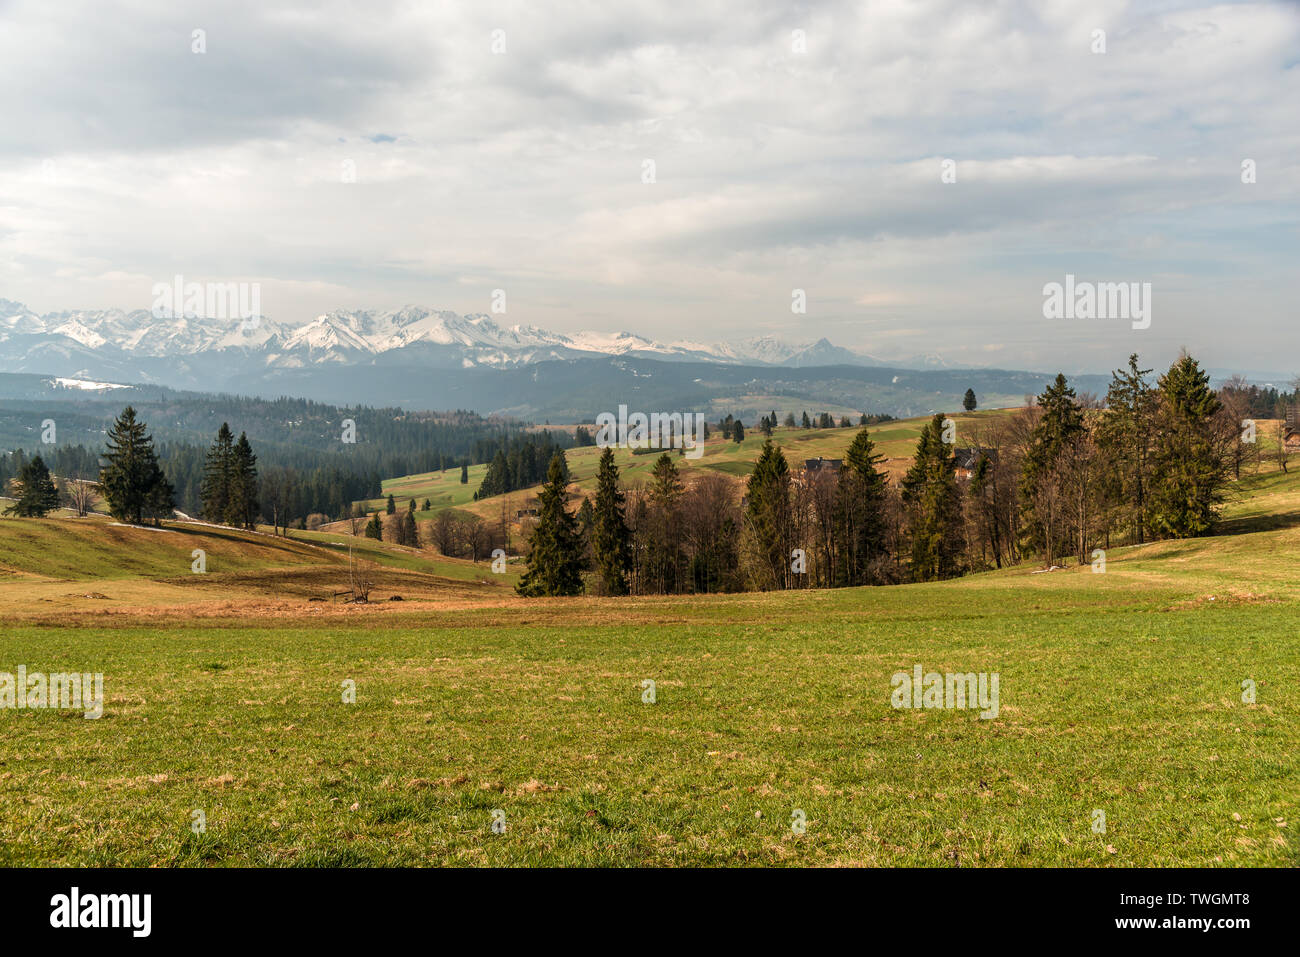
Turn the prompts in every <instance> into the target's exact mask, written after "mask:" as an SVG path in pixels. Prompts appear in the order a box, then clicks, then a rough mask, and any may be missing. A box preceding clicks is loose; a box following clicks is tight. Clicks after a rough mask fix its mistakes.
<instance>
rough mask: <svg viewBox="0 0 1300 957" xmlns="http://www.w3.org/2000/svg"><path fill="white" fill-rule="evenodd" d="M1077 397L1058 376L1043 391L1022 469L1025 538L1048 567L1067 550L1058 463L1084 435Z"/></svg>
mask: <svg viewBox="0 0 1300 957" xmlns="http://www.w3.org/2000/svg"><path fill="white" fill-rule="evenodd" d="M1074 397H1075V393H1074V390H1073V389H1072V388H1070V387H1069V386H1068V385H1067V384H1066V381H1065V376H1064V375H1061V374H1059V373H1058V374H1057V376H1056V379H1055V380H1054V381H1053V382H1052V384H1051V385H1049V386H1048V387H1047V388H1046V389H1044V390H1043V393H1042V395H1040V396H1039V397H1038V405H1039V408H1041V409H1042V410H1043V412H1042V416H1041V417H1040V418H1039V420H1038V424H1037V425H1036V426H1034V430H1033V432H1032V433H1031V434H1030V437H1029V448H1028V449H1027V450H1026V452H1025V459H1024V464H1023V466H1022V469H1021V476H1020V492H1021V501H1022V506H1021V507H1022V509H1023V511H1024V513H1025V523H1024V527H1025V530H1026V535H1027V537H1028V539H1029V544H1030V546H1031V547H1033V548H1037V549H1039V550H1040V551H1041V552H1042V554H1043V561H1044V564H1048V565H1050V564H1051V562H1052V560H1053V558H1054V557H1055V556H1056V555H1059V554H1062V553H1063V552H1064V550H1065V547H1066V542H1065V538H1064V534H1063V533H1064V523H1063V515H1062V509H1061V505H1060V502H1059V497H1060V491H1061V490H1060V480H1059V468H1058V465H1059V464H1060V462H1059V460H1060V457H1061V455H1062V454H1063V453H1065V452H1066V450H1068V449H1069V448H1071V447H1072V443H1073V441H1074V439H1075V438H1077V437H1078V436H1080V435H1082V434H1083V432H1084V427H1083V410H1082V409H1080V408H1079V404H1078V403H1077V402H1075V399H1074Z"/></svg>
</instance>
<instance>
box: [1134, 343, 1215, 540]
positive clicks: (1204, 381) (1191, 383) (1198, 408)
mask: <svg viewBox="0 0 1300 957" xmlns="http://www.w3.org/2000/svg"><path fill="white" fill-rule="evenodd" d="M1159 397H1160V406H1159V412H1158V414H1157V418H1156V439H1155V450H1154V455H1153V465H1154V470H1153V471H1154V474H1155V477H1156V481H1155V484H1154V486H1153V488H1152V489H1151V517H1152V522H1153V524H1154V526H1155V528H1156V530H1157V531H1158V532H1161V533H1163V534H1165V535H1169V536H1173V537H1175V538H1187V537H1190V536H1193V535H1204V534H1206V533H1207V532H1208V531H1210V530H1211V529H1212V528H1213V527H1214V523H1215V521H1216V519H1217V518H1218V510H1219V506H1220V505H1221V504H1222V502H1223V499H1224V492H1225V489H1226V487H1227V484H1228V479H1229V475H1230V467H1231V466H1230V462H1229V458H1228V454H1227V449H1226V447H1225V446H1224V444H1223V442H1222V440H1221V437H1220V436H1219V435H1217V434H1216V430H1215V421H1214V420H1215V417H1216V416H1217V415H1218V414H1219V410H1220V409H1221V408H1222V405H1221V403H1220V402H1219V397H1218V396H1217V395H1216V394H1215V392H1214V390H1213V389H1211V388H1210V374H1209V373H1208V372H1205V371H1203V370H1202V369H1201V367H1200V365H1199V364H1198V363H1197V361H1196V360H1195V359H1193V358H1192V357H1191V356H1189V355H1186V354H1184V355H1182V356H1181V357H1180V358H1179V359H1178V361H1177V362H1175V363H1174V364H1173V365H1172V366H1170V367H1169V371H1168V372H1166V373H1165V374H1164V375H1163V376H1161V377H1160V381H1159ZM1234 426H1235V423H1234Z"/></svg>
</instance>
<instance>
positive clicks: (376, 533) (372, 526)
mask: <svg viewBox="0 0 1300 957" xmlns="http://www.w3.org/2000/svg"><path fill="white" fill-rule="evenodd" d="M366 538H373V539H375V540H376V541H383V540H384V523H383V522H382V521H381V520H380V518H379V513H378V512H375V514H374V515H371V516H370V521H369V522H367V523H366Z"/></svg>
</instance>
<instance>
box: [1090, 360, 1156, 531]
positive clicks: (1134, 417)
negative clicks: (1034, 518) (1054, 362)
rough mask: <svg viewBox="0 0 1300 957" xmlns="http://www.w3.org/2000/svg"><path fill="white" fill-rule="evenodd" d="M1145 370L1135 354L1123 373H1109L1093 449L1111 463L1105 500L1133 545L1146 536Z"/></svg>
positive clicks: (1150, 393) (1149, 423) (1151, 405)
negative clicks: (1112, 504) (1129, 532)
mask: <svg viewBox="0 0 1300 957" xmlns="http://www.w3.org/2000/svg"><path fill="white" fill-rule="evenodd" d="M1150 374H1151V370H1150V369H1141V368H1139V367H1138V357H1137V353H1136V352H1135V353H1133V354H1132V355H1130V356H1129V357H1128V369H1127V370H1125V369H1117V370H1116V371H1114V372H1113V373H1111V382H1110V389H1109V391H1108V392H1107V393H1106V412H1105V414H1104V415H1103V416H1102V417H1101V420H1100V422H1099V423H1098V425H1097V445H1098V446H1099V447H1100V448H1101V449H1102V450H1103V451H1104V452H1105V454H1106V456H1107V458H1108V459H1109V460H1110V461H1111V462H1112V463H1114V469H1113V470H1112V471H1111V473H1110V475H1109V476H1108V477H1107V482H1106V484H1107V485H1108V488H1107V495H1108V498H1109V499H1110V500H1111V501H1113V502H1116V503H1118V506H1119V513H1120V518H1121V521H1123V522H1124V524H1126V525H1128V526H1129V527H1130V528H1131V529H1132V531H1133V534H1134V536H1135V537H1136V539H1137V541H1138V543H1139V544H1140V543H1142V542H1145V541H1146V540H1147V538H1148V536H1149V529H1150V515H1149V501H1148V500H1149V499H1150V495H1151V485H1152V479H1153V476H1152V460H1153V455H1152V453H1153V445H1154V443H1155V429H1156V422H1155V420H1156V411H1157V406H1158V397H1157V396H1156V393H1155V390H1154V389H1153V388H1152V387H1151V384H1150V383H1149V382H1147V379H1146V377H1147V376H1148V375H1150Z"/></svg>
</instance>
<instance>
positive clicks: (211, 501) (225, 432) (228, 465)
mask: <svg viewBox="0 0 1300 957" xmlns="http://www.w3.org/2000/svg"><path fill="white" fill-rule="evenodd" d="M233 460H234V436H233V435H232V434H231V432H230V426H229V425H228V424H227V423H225V422H222V423H221V428H220V429H218V430H217V438H216V440H215V441H214V442H213V443H212V447H211V448H210V449H208V454H207V457H206V459H205V460H204V463H203V482H202V484H201V485H200V487H199V499H200V501H201V503H202V511H201V513H200V514H201V515H202V517H203V518H205V519H206V520H207V521H209V522H224V521H226V511H227V507H228V506H229V503H230V483H231V475H232V470H233V465H234V461H233Z"/></svg>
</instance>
